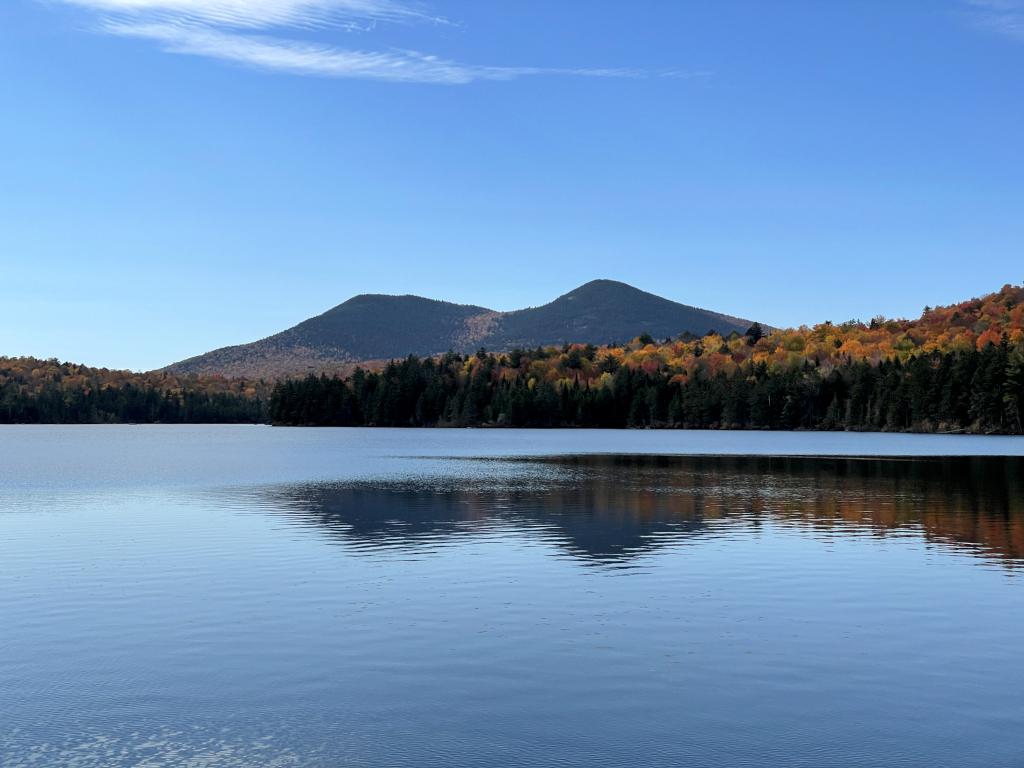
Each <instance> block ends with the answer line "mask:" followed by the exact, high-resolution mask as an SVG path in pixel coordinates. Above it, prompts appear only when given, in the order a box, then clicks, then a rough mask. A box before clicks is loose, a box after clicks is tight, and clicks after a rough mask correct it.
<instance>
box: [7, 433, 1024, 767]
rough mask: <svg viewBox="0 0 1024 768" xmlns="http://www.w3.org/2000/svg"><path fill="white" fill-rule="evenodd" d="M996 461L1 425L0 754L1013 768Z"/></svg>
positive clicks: (854, 450)
mask: <svg viewBox="0 0 1024 768" xmlns="http://www.w3.org/2000/svg"><path fill="white" fill-rule="evenodd" d="M673 454H675V455H673ZM685 454H690V455H685ZM743 454H759V455H743ZM841 454H848V455H853V456H857V457H859V458H839V457H838V455H841ZM999 454H1004V456H1002V457H1000V456H999ZM944 455H945V457H943V456H944ZM872 456H874V457H875V458H871V457H872ZM879 456H883V457H885V458H878V457H879ZM915 456H916V457H917V458H915ZM1022 456H1024V440H1022V439H1020V438H967V437H935V436H907V435H844V434H778V433H774V434H773V433H699V432H698V433H679V432H592V431H545V432H534V431H498V430H432V431H404V430H327V429H324V430H302V429H270V428H260V427H170V426H164V427H67V428H62V427H52V428H51V427H12V428H0V765H2V766H3V767H4V768H14V767H16V766H51V765H52V766H104V767H107V766H196V767H199V766H202V767H203V768H219V767H221V766H255V767H257V768H260V767H263V766H331V767H332V768H333V767H334V766H350V765H351V766H594V765H600V766H635V765H645V766H680V765H686V766H745V767H753V766H772V767H773V768H774V767H775V766H808V767H811V766H813V767H814V768H822V767H827V766H843V767H844V768H845V767H847V766H887V767H888V766H922V767H924V766H927V767H928V768H934V767H935V766H956V767H957V768H963V767H970V766H978V767H979V768H981V767H984V768H1000V767H1003V766H1006V767H1009V766H1014V767H1015V768H1020V766H1024V657H1022V653H1021V651H1022V648H1024V458H1022Z"/></svg>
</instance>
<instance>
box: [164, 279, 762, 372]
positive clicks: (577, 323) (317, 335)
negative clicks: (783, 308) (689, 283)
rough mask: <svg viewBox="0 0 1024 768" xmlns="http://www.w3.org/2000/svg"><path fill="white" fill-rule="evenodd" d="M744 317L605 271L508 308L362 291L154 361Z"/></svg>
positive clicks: (500, 345) (679, 328) (354, 349)
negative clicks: (314, 311) (257, 336)
mask: <svg viewBox="0 0 1024 768" xmlns="http://www.w3.org/2000/svg"><path fill="white" fill-rule="evenodd" d="M750 325H751V321H750V320H744V319H742V318H738V317H731V316H729V315H723V314H719V313H717V312H711V311H708V310H706V309H698V308H697V307H690V306H687V305H685V304H678V303H676V302H674V301H669V300H668V299H664V298H661V297H660V296H655V295H654V294H652V293H647V292H645V291H641V290H639V289H637V288H634V287H633V286H631V285H626V284H625V283H620V282H616V281H614V280H593V281H591V282H589V283H586V284H585V285H581V286H580V287H579V288H577V289H576V290H574V291H570V292H569V293H567V294H565V295H563V296H559V297H558V298H557V299H555V300H554V301H552V302H551V303H549V304H544V305H543V306H540V307H531V308H529V309H520V310H516V311H513V312H495V311H494V310H491V309H487V308H485V307H478V306H473V305H468V304H452V303H450V302H446V301H435V300H433V299H425V298H421V297H419V296H385V295H380V294H363V295H360V296H355V297H353V298H351V299H349V300H348V301H346V302H344V303H343V304H339V305H338V306H336V307H334V308H333V309H330V310H328V311H327V312H324V313H323V314H322V315H318V316H316V317H312V318H310V319H309V320H305V321H303V322H301V323H299V324H298V325H296V326H294V327H293V328H289V329H288V330H285V331H282V332H281V333H278V334H275V335H273V336H269V337H267V338H265V339H261V340H260V341H255V342H252V343H250V344H240V345H238V346H233V347H222V348H221V349H216V350H213V351H212V352H207V353H206V354H204V355H199V356H197V357H191V358H189V359H187V360H182V361H181V362H178V363H174V364H172V365H169V366H167V368H166V369H164V370H167V371H169V372H172V373H178V374H182V373H201V374H222V375H225V376H248V377H260V376H264V377H276V376H286V375H290V374H298V373H305V372H307V371H308V370H310V369H314V370H338V369H339V368H344V367H346V366H351V365H352V364H354V363H357V362H366V361H372V360H388V359H391V358H397V357H405V356H406V355H410V354H415V355H421V356H425V355H435V354H441V353H444V352H447V351H448V350H454V351H456V352H466V351H474V350H476V349H478V348H480V347H486V348H487V349H490V350H494V351H504V350H508V349H512V348H514V347H536V346H539V345H546V344H562V343H565V342H580V343H586V342H589V343H593V344H605V343H608V342H614V341H627V340H629V339H631V338H633V337H635V336H638V335H640V334H643V333H648V334H650V335H651V336H653V337H655V338H656V339H658V340H661V339H665V338H668V337H670V336H678V335H679V334H682V333H687V332H689V333H693V334H697V335H703V334H704V333H707V332H708V331H709V330H713V331H717V332H719V333H723V334H728V333H730V332H732V331H738V332H739V333H743V332H744V331H745V330H746V329H747V328H749V327H750Z"/></svg>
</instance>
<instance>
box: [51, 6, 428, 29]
mask: <svg viewBox="0 0 1024 768" xmlns="http://www.w3.org/2000/svg"><path fill="white" fill-rule="evenodd" d="M60 1H61V2H64V3H66V4H68V5H77V6H80V7H83V8H89V9H91V10H93V11H99V12H101V13H106V14H117V15H119V16H123V17H131V18H136V19H149V20H165V21H178V22H193V23H195V22H200V23H205V24H212V25H218V26H232V27H249V28H267V27H305V28H310V27H324V26H333V25H335V24H339V23H340V24H349V23H364V24H365V23H367V22H371V23H372V22H376V21H409V20H432V21H443V19H441V18H440V17H432V16H430V15H429V14H427V13H425V12H424V11H423V10H422V9H421V8H419V7H416V6H411V5H409V4H407V3H403V2H400V1H399V0H60Z"/></svg>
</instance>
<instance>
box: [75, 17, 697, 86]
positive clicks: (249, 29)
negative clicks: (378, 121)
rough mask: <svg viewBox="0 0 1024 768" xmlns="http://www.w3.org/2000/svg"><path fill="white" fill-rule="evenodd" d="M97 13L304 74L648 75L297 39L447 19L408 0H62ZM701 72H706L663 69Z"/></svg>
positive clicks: (127, 32)
mask: <svg viewBox="0 0 1024 768" xmlns="http://www.w3.org/2000/svg"><path fill="white" fill-rule="evenodd" d="M57 2H62V3H64V4H67V5H74V6H78V7H82V8H86V9H88V10H90V11H92V12H94V13H96V14H98V19H97V22H98V28H99V30H100V31H102V32H106V33H108V34H112V35H117V36H121V37H134V38H140V39H144V40H150V41H152V42H154V43H156V44H157V45H159V46H160V48H161V49H162V50H164V51H167V52H169V53H177V54H187V55H193V56H203V57H206V58H212V59H220V60H222V61H229V62H233V63H236V64H241V65H245V66H250V67H254V68H258V69H262V70H269V71H277V72H286V73H290V74H297V75H317V76H321V77H335V78H359V79H366V80H380V81H386V82H403V83H438V84H446V85H457V84H463V83H470V82H474V81H478V80H511V79H514V78H517V77H522V76H526V75H574V76H584V77H644V76H647V73H645V72H642V71H639V70H632V69H613V68H604V69H601V68H543V67H508V66H505V67H500V66H483V65H476V64H465V63H460V62H456V61H451V60H448V59H444V58H441V57H438V56H433V55H430V54H426V53H420V52H418V51H408V50H392V49H387V50H377V51H374V50H364V49H357V48H349V47H339V46H336V45H329V44H326V43H317V42H309V41H305V40H296V39H293V38H291V37H288V36H287V35H286V34H282V32H281V30H287V29H291V30H301V31H302V32H304V33H309V32H311V31H314V30H317V29H320V28H328V27H338V26H342V27H346V28H348V29H350V30H361V31H368V30H370V29H372V28H374V26H375V25H377V24H378V23H384V22H389V23H404V22H431V23H448V22H447V20H445V19H444V18H443V17H439V16H434V15H431V14H429V13H427V11H426V9H425V8H426V7H425V6H424V5H420V4H413V3H412V2H409V1H408V0H57ZM659 75H660V76H666V77H680V76H683V77H686V76H693V77H702V76H704V75H705V73H694V74H693V75H688V74H687V73H685V72H677V71H672V72H666V73H659Z"/></svg>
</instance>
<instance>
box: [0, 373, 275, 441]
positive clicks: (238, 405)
mask: <svg viewBox="0 0 1024 768" xmlns="http://www.w3.org/2000/svg"><path fill="white" fill-rule="evenodd" d="M269 393H270V385H269V384H267V383H266V382H249V381H245V380H242V379H227V378H223V377H219V376H207V377H199V376H176V375H173V374H169V373H165V372H159V371H157V372H152V373H133V372H131V371H117V370H109V369H106V368H90V367H87V366H84V365H76V364H74V363H62V362H59V361H57V360H40V359H38V358H32V357H16V358H0V424H107V423H140V424H141V423H166V424H187V423H191V424H198V423H209V424H224V423H259V422H265V421H266V418H267V409H266V402H267V396H268V395H269Z"/></svg>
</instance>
